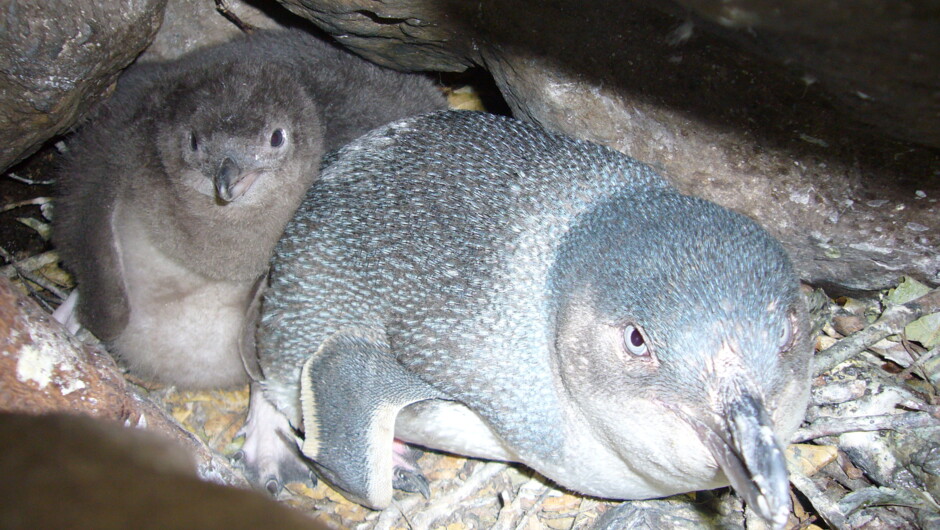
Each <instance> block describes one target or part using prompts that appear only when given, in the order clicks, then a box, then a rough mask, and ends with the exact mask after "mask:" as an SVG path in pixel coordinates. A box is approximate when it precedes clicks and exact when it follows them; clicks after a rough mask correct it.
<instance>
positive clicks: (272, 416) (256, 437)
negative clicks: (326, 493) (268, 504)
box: [233, 387, 317, 496]
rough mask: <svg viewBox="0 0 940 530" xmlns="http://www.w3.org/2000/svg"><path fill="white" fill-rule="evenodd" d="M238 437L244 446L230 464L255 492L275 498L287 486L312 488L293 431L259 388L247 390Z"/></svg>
mask: <svg viewBox="0 0 940 530" xmlns="http://www.w3.org/2000/svg"><path fill="white" fill-rule="evenodd" d="M239 433H240V434H243V435H244V436H245V443H244V444H243V445H242V449H241V451H239V452H238V453H236V454H235V456H234V457H233V461H234V464H235V465H236V466H238V467H240V468H241V469H242V470H243V472H244V474H245V478H246V479H248V482H250V483H251V484H252V486H254V487H255V488H256V489H258V490H260V491H266V492H268V493H269V494H271V496H277V494H278V493H280V492H281V490H282V489H283V488H284V485H285V484H289V483H291V482H301V483H303V484H306V485H308V486H311V487H313V486H316V484H317V478H316V476H315V475H314V473H313V470H312V469H311V468H310V466H309V465H308V464H307V463H306V461H305V460H304V458H303V457H302V456H301V454H300V449H299V448H298V447H297V440H296V435H295V434H294V430H293V428H292V427H291V425H290V423H289V422H288V421H287V418H285V417H284V416H283V415H282V414H280V413H279V412H277V410H276V409H274V406H273V405H271V403H270V402H268V401H267V399H265V398H264V396H263V394H262V392H261V390H260V388H257V387H252V389H251V406H250V407H249V412H248V420H247V421H246V422H245V425H244V427H242V429H241V430H240V431H239Z"/></svg>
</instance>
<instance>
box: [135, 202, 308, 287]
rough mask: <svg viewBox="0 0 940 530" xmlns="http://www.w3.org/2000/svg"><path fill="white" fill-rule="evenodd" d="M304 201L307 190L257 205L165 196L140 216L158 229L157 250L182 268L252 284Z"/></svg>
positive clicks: (208, 275) (154, 238) (154, 233)
mask: <svg viewBox="0 0 940 530" xmlns="http://www.w3.org/2000/svg"><path fill="white" fill-rule="evenodd" d="M272 195H274V194H272ZM302 197H303V191H302V189H298V190H287V189H286V190H283V193H281V194H278V195H276V196H271V197H268V198H267V199H268V200H265V201H260V202H258V203H256V204H238V203H231V204H219V203H217V202H216V200H215V198H214V197H208V196H204V195H199V194H190V195H187V196H185V197H183V198H181V199H178V198H175V197H171V196H170V194H169V193H166V194H162V196H160V197H152V198H150V199H151V200H154V201H155V203H152V204H151V205H150V206H149V207H141V208H139V209H138V210H139V211H140V212H141V218H142V220H143V221H144V222H145V223H147V224H148V225H149V226H152V227H154V229H153V230H152V232H151V234H150V235H151V237H152V238H153V241H152V243H153V244H154V246H156V247H157V248H158V249H159V250H160V251H161V252H163V253H164V254H166V255H167V256H169V257H171V258H172V259H175V260H176V261H178V262H179V263H180V264H182V265H183V266H185V267H187V268H189V269H190V270H193V271H194V272H198V273H199V274H202V275H204V276H206V277H208V278H212V279H216V280H253V279H255V278H257V277H258V276H259V275H260V274H262V273H263V272H264V271H265V270H266V269H267V268H268V262H269V260H270V257H271V254H272V253H273V251H274V245H275V244H276V243H277V240H278V238H279V237H280V235H281V233H282V232H283V230H284V227H285V225H286V224H287V221H288V220H289V219H290V217H291V216H292V215H293V212H294V211H295V210H296V208H297V206H298V204H299V203H300V200H301V199H302ZM135 199H137V198H134V199H132V200H135ZM135 202H136V201H135Z"/></svg>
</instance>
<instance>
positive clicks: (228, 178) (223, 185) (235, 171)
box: [213, 157, 241, 202]
mask: <svg viewBox="0 0 940 530" xmlns="http://www.w3.org/2000/svg"><path fill="white" fill-rule="evenodd" d="M240 176H241V168H240V167H238V164H237V163H235V161H234V160H232V159H231V158H229V157H225V159H223V160H222V163H221V164H219V169H218V171H216V173H215V178H214V179H213V184H215V194H216V196H218V198H219V199H221V200H222V201H224V202H231V201H232V200H234V199H235V198H236V197H235V196H234V192H233V188H234V187H235V184H236V183H237V182H238V181H239V180H240V179H239V177H240Z"/></svg>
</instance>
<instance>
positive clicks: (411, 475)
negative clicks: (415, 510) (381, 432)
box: [392, 439, 431, 500]
mask: <svg viewBox="0 0 940 530" xmlns="http://www.w3.org/2000/svg"><path fill="white" fill-rule="evenodd" d="M421 454H422V452H421V450H419V449H415V448H414V447H411V446H409V445H407V444H405V443H404V442H402V441H400V440H398V439H396V440H395V441H394V442H392V487H393V488H395V489H397V490H399V491H406V492H408V493H420V494H421V495H422V496H423V497H424V498H425V499H428V500H430V499H431V486H430V484H429V483H428V479H427V478H425V476H424V475H423V474H422V473H421V470H420V468H418V458H420V457H421Z"/></svg>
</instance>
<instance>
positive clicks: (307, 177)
mask: <svg viewBox="0 0 940 530" xmlns="http://www.w3.org/2000/svg"><path fill="white" fill-rule="evenodd" d="M151 112H153V113H154V114H155V115H156V116H155V118H156V119H152V122H153V123H154V127H155V128H156V138H157V146H156V150H157V153H158V158H159V163H161V164H162V165H163V168H164V170H165V171H164V172H163V174H165V175H167V177H168V178H170V179H171V180H172V181H171V182H169V183H168V184H169V186H170V187H171V188H172V189H173V192H174V194H175V195H176V196H177V197H178V198H179V199H180V200H187V199H198V200H201V201H203V202H204V203H209V204H214V205H216V206H217V207H218V208H220V209H221V211H225V210H233V209H237V208H239V207H251V206H254V207H259V206H260V207H265V206H268V205H269V203H270V202H272V201H274V202H276V201H277V199H278V198H279V197H285V196H290V197H294V196H297V195H298V194H297V190H303V189H306V187H307V186H308V185H309V184H310V182H312V180H313V179H314V178H315V177H316V175H317V174H318V171H319V161H320V160H321V158H322V155H323V150H324V147H323V131H322V129H321V125H320V119H319V114H318V113H319V112H320V109H319V108H318V105H317V103H316V101H314V100H313V97H312V95H311V94H310V93H309V89H308V88H307V87H305V86H304V85H303V84H302V82H301V81H300V80H299V78H298V77H297V75H296V73H295V72H294V71H292V70H291V69H290V68H285V67H284V66H283V65H277V64H268V63H258V62H257V61H248V62H229V63H223V64H221V65H219V67H218V68H216V67H213V69H212V71H205V70H201V69H193V71H192V72H188V73H187V74H186V75H182V76H179V77H178V80H177V81H176V84H175V86H174V87H173V89H172V90H171V92H170V94H169V96H167V97H166V98H165V100H164V102H163V103H162V104H161V106H160V107H159V108H152V109H151ZM300 194H301V195H302V191H301V192H300ZM200 197H201V198H202V199H199V198H200Z"/></svg>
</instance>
